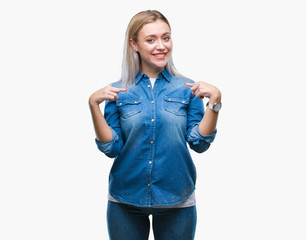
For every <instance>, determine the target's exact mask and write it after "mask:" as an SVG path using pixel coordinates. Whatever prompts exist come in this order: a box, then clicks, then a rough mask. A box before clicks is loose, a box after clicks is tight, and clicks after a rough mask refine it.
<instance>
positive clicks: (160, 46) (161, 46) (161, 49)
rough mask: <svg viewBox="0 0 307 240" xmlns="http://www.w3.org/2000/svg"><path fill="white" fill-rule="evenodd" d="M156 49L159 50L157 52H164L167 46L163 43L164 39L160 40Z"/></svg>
mask: <svg viewBox="0 0 307 240" xmlns="http://www.w3.org/2000/svg"><path fill="white" fill-rule="evenodd" d="M156 48H157V50H159V51H164V49H165V46H164V43H163V41H162V39H159V40H158V41H157V46H156Z"/></svg>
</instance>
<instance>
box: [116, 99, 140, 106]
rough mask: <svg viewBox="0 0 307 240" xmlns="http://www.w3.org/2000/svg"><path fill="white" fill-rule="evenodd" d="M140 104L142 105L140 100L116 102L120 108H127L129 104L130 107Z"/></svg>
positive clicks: (120, 100)
mask: <svg viewBox="0 0 307 240" xmlns="http://www.w3.org/2000/svg"><path fill="white" fill-rule="evenodd" d="M140 103H141V100H140V99H118V100H117V101H116V105H117V106H118V107H121V106H125V105H127V104H129V105H136V104H140Z"/></svg>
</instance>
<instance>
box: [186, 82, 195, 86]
mask: <svg viewBox="0 0 307 240" xmlns="http://www.w3.org/2000/svg"><path fill="white" fill-rule="evenodd" d="M184 85H186V86H188V87H193V86H194V83H186V82H185V83H184Z"/></svg>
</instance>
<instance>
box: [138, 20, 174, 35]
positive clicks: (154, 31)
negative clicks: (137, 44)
mask: <svg viewBox="0 0 307 240" xmlns="http://www.w3.org/2000/svg"><path fill="white" fill-rule="evenodd" d="M170 32H171V30H170V28H169V26H168V25H167V23H166V22H164V21H162V20H160V19H158V20H156V21H154V22H152V23H147V24H145V25H144V26H143V27H142V28H141V30H140V31H139V34H138V35H139V37H146V36H148V35H157V36H159V35H163V34H165V33H170Z"/></svg>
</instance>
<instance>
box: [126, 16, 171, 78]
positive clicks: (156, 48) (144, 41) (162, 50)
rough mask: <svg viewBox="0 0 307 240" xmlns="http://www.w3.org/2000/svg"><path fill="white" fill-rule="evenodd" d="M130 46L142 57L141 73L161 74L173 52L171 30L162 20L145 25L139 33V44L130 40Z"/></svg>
mask: <svg viewBox="0 0 307 240" xmlns="http://www.w3.org/2000/svg"><path fill="white" fill-rule="evenodd" d="M130 44H131V46H132V48H133V49H134V50H136V51H138V52H139V54H140V56H141V71H142V72H143V73H146V74H151V73H159V72H161V71H162V70H164V68H165V65H166V63H167V61H168V59H169V57H170V55H171V52H172V46H173V43H172V39H171V31H170V28H169V26H168V25H167V23H165V22H164V21H162V20H160V19H158V20H156V21H155V22H152V23H148V24H145V25H144V26H143V27H142V28H141V30H140V31H139V33H138V36H137V42H135V41H133V39H130ZM149 77H152V76H149Z"/></svg>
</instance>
